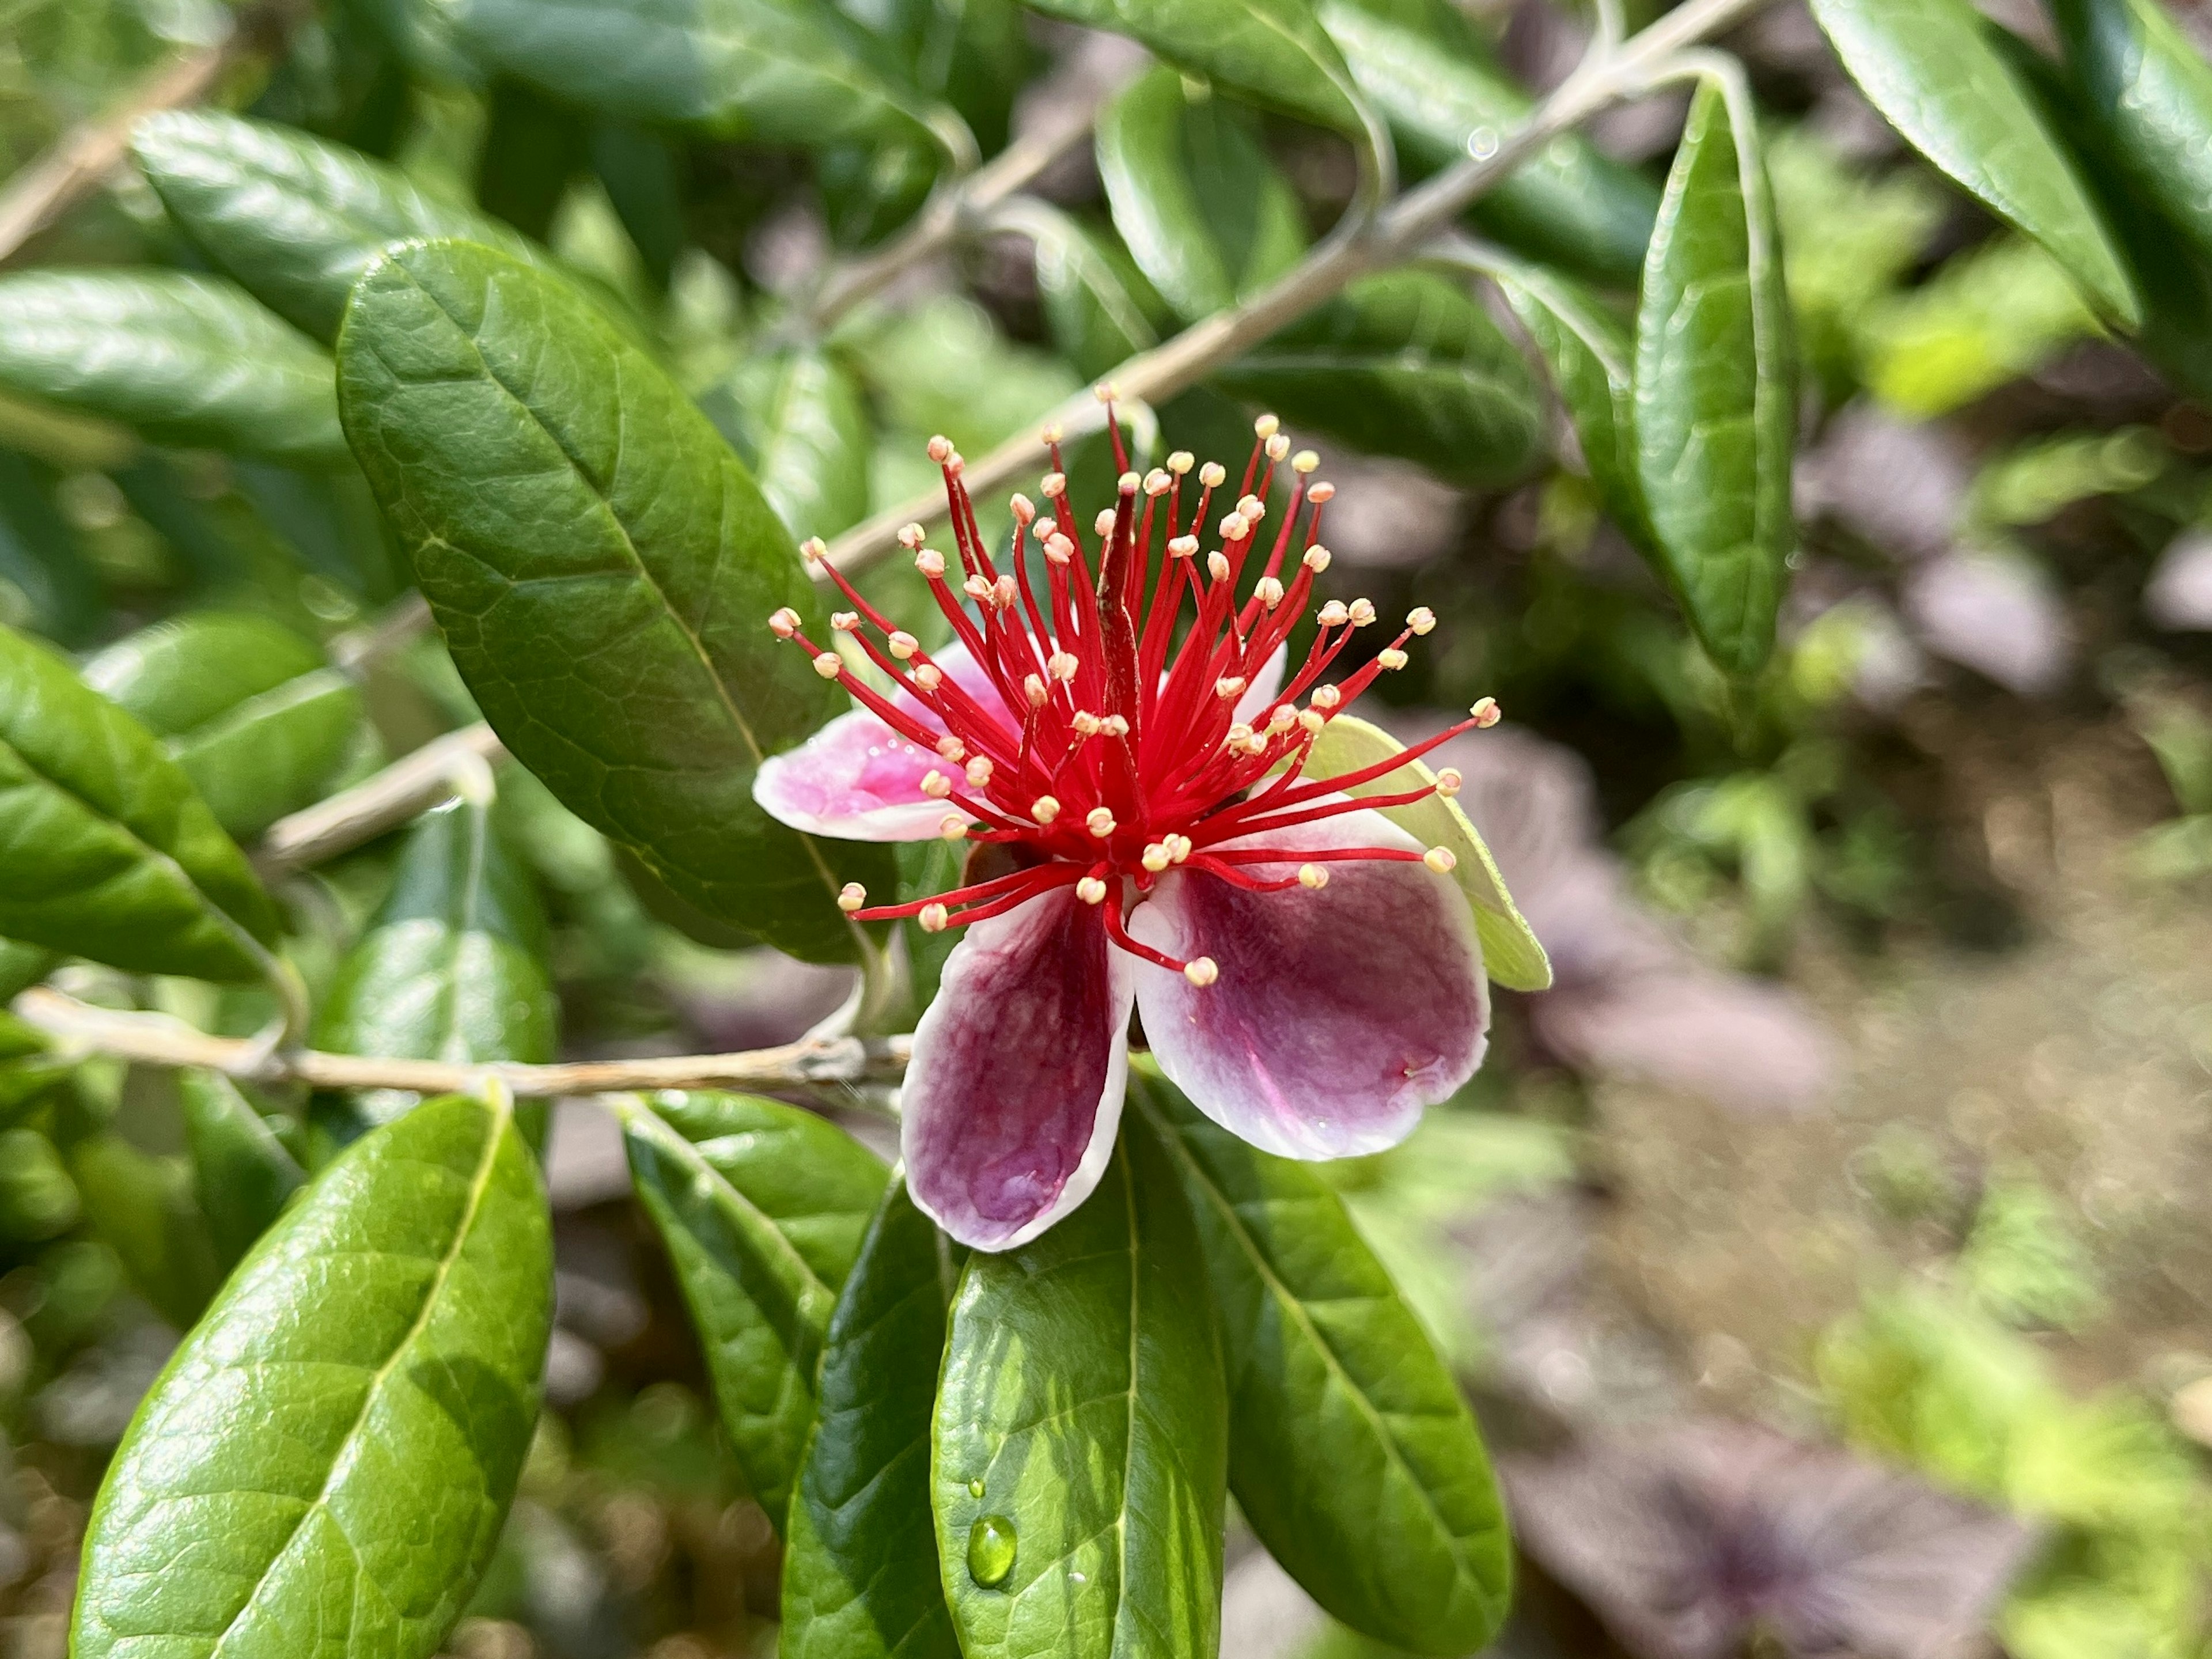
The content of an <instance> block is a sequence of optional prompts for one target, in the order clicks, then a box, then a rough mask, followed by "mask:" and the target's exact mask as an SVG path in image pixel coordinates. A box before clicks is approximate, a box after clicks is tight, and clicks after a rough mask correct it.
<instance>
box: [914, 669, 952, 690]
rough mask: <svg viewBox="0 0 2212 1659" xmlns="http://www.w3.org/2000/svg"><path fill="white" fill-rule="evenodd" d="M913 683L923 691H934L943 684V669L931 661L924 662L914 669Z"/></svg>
mask: <svg viewBox="0 0 2212 1659" xmlns="http://www.w3.org/2000/svg"><path fill="white" fill-rule="evenodd" d="M914 683H915V684H916V685H918V686H920V687H921V689H922V690H925V691H934V690H937V688H938V687H939V686H940V685H942V684H945V671H944V670H943V669H942V668H939V666H938V665H936V664H935V663H933V662H926V663H924V664H922V665H921V667H919V668H917V669H915V671H914Z"/></svg>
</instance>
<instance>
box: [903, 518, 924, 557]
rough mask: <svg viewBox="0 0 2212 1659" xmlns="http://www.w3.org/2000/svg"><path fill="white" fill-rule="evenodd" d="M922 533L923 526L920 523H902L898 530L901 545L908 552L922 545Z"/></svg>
mask: <svg viewBox="0 0 2212 1659" xmlns="http://www.w3.org/2000/svg"><path fill="white" fill-rule="evenodd" d="M922 533H923V532H922V528H921V526H920V525H918V524H902V525H901V526H899V532H898V539H899V545H900V546H901V547H902V548H904V549H906V550H907V551H908V552H909V553H911V552H913V551H914V550H915V549H916V548H918V547H920V546H921V538H922Z"/></svg>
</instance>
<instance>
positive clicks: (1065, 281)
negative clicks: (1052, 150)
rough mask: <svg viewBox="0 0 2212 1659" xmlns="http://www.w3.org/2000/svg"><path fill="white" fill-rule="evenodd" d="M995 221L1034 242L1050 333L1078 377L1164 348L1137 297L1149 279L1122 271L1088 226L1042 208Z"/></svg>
mask: <svg viewBox="0 0 2212 1659" xmlns="http://www.w3.org/2000/svg"><path fill="white" fill-rule="evenodd" d="M998 222H999V223H1000V224H1001V225H1003V226H1004V227H1005V228H1008V229H1012V230H1018V231H1019V232H1020V233H1021V234H1023V235H1024V236H1027V237H1028V238H1029V239H1030V245H1031V246H1032V247H1033V248H1034V250H1035V253H1034V264H1033V270H1034V271H1035V274H1036V289H1037V301H1038V302H1039V303H1040V304H1041V305H1042V307H1044V318H1045V326H1046V328H1047V329H1048V331H1050V332H1051V335H1052V340H1053V343H1054V345H1056V346H1058V347H1059V348H1060V356H1063V357H1065V358H1066V359H1067V361H1068V362H1071V363H1073V365H1074V366H1075V369H1076V372H1077V373H1078V374H1084V375H1088V376H1092V377H1096V376H1097V375H1101V374H1105V373H1106V372H1107V370H1109V369H1110V368H1115V366H1116V365H1118V364H1120V363H1122V362H1127V360H1128V359H1129V358H1131V357H1133V356H1136V355H1137V353H1139V351H1144V350H1146V349H1150V348H1151V347H1152V346H1155V345H1157V344H1158V343H1159V332H1158V330H1157V329H1155V328H1154V327H1153V325H1152V319H1151V317H1150V316H1148V315H1147V314H1146V307H1145V304H1144V302H1143V301H1141V300H1140V299H1139V297H1138V295H1137V294H1136V292H1134V291H1133V289H1134V287H1136V286H1141V285H1143V277H1142V276H1140V275H1139V274H1138V273H1137V272H1135V271H1134V270H1126V271H1125V270H1123V269H1121V267H1120V266H1118V265H1116V264H1115V261H1114V259H1113V258H1112V257H1111V256H1110V255H1109V253H1108V252H1107V245H1106V244H1105V243H1104V242H1103V241H1102V240H1100V239H1099V238H1098V237H1097V236H1095V235H1093V234H1091V231H1090V230H1089V229H1087V228H1085V227H1084V226H1083V225H1081V224H1079V223H1078V222H1076V221H1075V220H1073V219H1072V218H1070V217H1069V216H1067V215H1066V214H1064V213H1062V212H1060V210H1058V209H1057V208H1054V207H1050V206H1048V205H1047V204H1044V203H1042V202H1037V203H1024V204H1021V206H1020V207H1019V209H1018V210H1013V211H1010V212H1009V213H1008V214H1006V216H1002V217H1001V218H1000V220H999V221H998ZM1125 263H1126V256H1125ZM1154 303H1155V304H1157V303H1158V301H1157V296H1154Z"/></svg>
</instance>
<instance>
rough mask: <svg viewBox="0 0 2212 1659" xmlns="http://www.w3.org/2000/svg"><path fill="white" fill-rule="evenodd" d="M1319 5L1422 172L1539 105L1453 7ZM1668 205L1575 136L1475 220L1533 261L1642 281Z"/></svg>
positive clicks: (1528, 164)
mask: <svg viewBox="0 0 2212 1659" xmlns="http://www.w3.org/2000/svg"><path fill="white" fill-rule="evenodd" d="M1319 9H1320V14H1321V21H1322V27H1325V28H1327V29H1328V33H1329V38H1330V39H1332V40H1334V41H1335V42H1336V44H1337V46H1338V47H1339V49H1340V50H1341V51H1342V52H1343V53H1344V58H1345V61H1346V63H1347V64H1350V65H1351V67H1352V78H1353V80H1354V81H1356V82H1358V86H1359V90H1360V91H1361V92H1362V93H1363V94H1365V95H1366V98H1367V100H1368V102H1369V103H1370V104H1372V105H1373V106H1375V109H1376V112H1377V113H1379V114H1380V115H1382V116H1383V118H1384V119H1386V120H1387V121H1388V122H1389V125H1390V133H1391V137H1393V138H1394V139H1395V140H1396V143H1397V148H1398V157H1399V160H1400V161H1401V163H1402V164H1403V165H1404V166H1405V167H1406V169H1407V173H1409V174H1411V175H1414V176H1419V175H1425V174H1427V173H1434V172H1437V171H1440V170H1441V169H1443V168H1444V167H1449V166H1450V165H1451V164H1453V163H1454V162H1456V161H1464V160H1465V159H1467V157H1468V155H1470V154H1471V153H1472V152H1471V150H1470V145H1473V146H1474V147H1477V148H1480V147H1481V146H1482V145H1484V144H1486V143H1487V144H1491V145H1495V144H1497V143H1500V142H1501V141H1502V140H1503V139H1504V137H1505V135H1506V134H1508V133H1510V132H1511V131H1513V130H1514V129H1515V128H1516V126H1518V125H1520V124H1521V123H1522V121H1524V120H1526V119H1527V118H1528V115H1529V112H1531V111H1532V110H1534V107H1535V100H1534V99H1532V98H1531V97H1530V96H1529V95H1528V93H1527V92H1526V91H1525V90H1524V89H1523V88H1522V87H1521V86H1520V85H1519V84H1518V83H1516V82H1515V81H1514V80H1513V78H1512V77H1511V76H1509V75H1507V74H1506V73H1505V71H1504V70H1502V69H1500V68H1499V67H1498V64H1496V63H1495V62H1494V61H1493V60H1492V57H1491V55H1490V52H1489V49H1488V47H1487V46H1486V43H1485V42H1484V41H1483V40H1482V39H1481V37H1480V35H1478V34H1477V33H1475V30H1474V27H1473V25H1472V24H1470V23H1469V22H1468V20H1467V18H1466V17H1464V16H1463V15H1461V13H1460V12H1459V10H1458V9H1457V8H1455V7H1454V6H1453V5H1452V4H1451V3H1450V0H1322V4H1321V6H1320V8H1319ZM1658 206H1659V192H1658V191H1656V190H1655V189H1653V188H1652V186H1651V184H1650V181H1649V180H1648V179H1645V178H1644V175H1643V174H1642V173H1638V172H1637V171H1636V170H1635V169H1634V168H1632V167H1626V166H1624V165H1622V164H1621V163H1620V162H1619V161H1614V160H1613V159H1612V158H1611V157H1610V156H1608V155H1606V154H1605V153H1604V152H1603V151H1602V150H1601V149H1598V148H1597V146H1596V145H1595V144H1593V143H1591V142H1590V141H1589V139H1588V138H1586V137H1583V136H1582V135H1581V134H1579V133H1571V132H1570V133H1563V134H1561V135H1560V136H1559V137H1556V138H1553V139H1552V140H1551V141H1550V142H1549V143H1547V144H1545V145H1544V147H1543V148H1542V149H1540V150H1538V151H1537V152H1536V153H1535V154H1534V155H1531V156H1529V157H1528V160H1526V161H1523V162H1522V163H1521V165H1520V166H1518V167H1515V168H1514V169H1513V171H1512V172H1511V173H1508V174H1507V175H1506V176H1505V177H1504V179H1500V180H1499V181H1498V184H1497V185H1495V186H1493V187H1492V189H1491V190H1490V191H1488V192H1487V193H1486V194H1485V195H1484V196H1483V197H1482V198H1481V200H1480V201H1478V202H1477V203H1476V204H1474V207H1473V208H1472V209H1470V210H1469V211H1468V218H1469V219H1470V220H1471V221H1472V222H1474V224H1475V225H1477V226H1479V227H1480V228H1481V229H1482V230H1484V231H1485V232H1486V233H1487V234H1490V235H1492V236H1494V237H1496V238H1497V239H1498V240H1500V241H1502V242H1504V243H1505V244H1506V245H1507V246H1510V247H1516V248H1518V249H1520V250H1521V251H1522V252H1525V253H1527V254H1528V255H1530V256H1531V257H1533V258H1540V259H1543V260H1546V261H1547V262H1551V263H1555V264H1563V265H1565V266H1567V267H1568V268H1569V269H1571V270H1576V271H1578V272H1581V273H1583V274H1584V275H1587V276H1593V277H1595V278H1598V279H1599V280H1601V281H1604V282H1607V283H1632V282H1633V281H1634V280H1635V278H1636V274H1637V272H1638V270H1641V269H1642V268H1643V264H1644V246H1645V244H1646V243H1648V242H1649V241H1650V240H1651V222H1652V216H1653V215H1654V214H1655V213H1656V211H1657V210H1658Z"/></svg>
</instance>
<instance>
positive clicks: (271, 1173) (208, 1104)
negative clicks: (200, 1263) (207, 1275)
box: [177, 1072, 307, 1273]
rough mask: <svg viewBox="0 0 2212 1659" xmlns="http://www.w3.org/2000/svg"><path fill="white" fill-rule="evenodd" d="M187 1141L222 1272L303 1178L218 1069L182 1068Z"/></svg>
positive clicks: (249, 1245)
mask: <svg viewBox="0 0 2212 1659" xmlns="http://www.w3.org/2000/svg"><path fill="white" fill-rule="evenodd" d="M177 1089H178V1092H179V1094H180V1095H182V1096H183V1097H184V1104H185V1146H186V1147H187V1148H189V1150H190V1152H191V1162H192V1175H193V1178H194V1182H195V1187H196V1191H197V1196H198V1199H199V1207H200V1213H201V1214H202V1215H204V1216H205V1217H206V1218H207V1228H208V1236H209V1237H210V1239H211V1240H212V1241H213V1242H214V1244H215V1250H216V1260H217V1261H218V1262H219V1263H220V1264H221V1265H222V1269H223V1271H224V1272H226V1273H228V1271H229V1270H230V1269H231V1268H233V1267H236V1266H237V1265H238V1264H239V1262H240V1260H242V1259H243V1258H244V1256H245V1255H246V1251H247V1250H249V1249H252V1247H253V1243H254V1241H255V1240H256V1239H258V1238H259V1237H261V1235H262V1234H264V1233H265V1232H267V1231H269V1229H270V1226H271V1225H274V1223H275V1222H276V1218H277V1217H278V1216H280V1215H282V1214H283V1212H284V1206H285V1205H286V1204H287V1203H289V1202H290V1200H291V1198H292V1194H295V1193H296V1192H298V1191H299V1190H300V1188H301V1187H303V1186H305V1185H306V1184H307V1176H306V1174H305V1173H304V1172H303V1171H302V1170H301V1168H300V1166H299V1164H296V1163H295V1162H294V1161H293V1158H292V1155H291V1153H289V1152H286V1151H285V1150H284V1148H283V1146H282V1145H281V1144H279V1143H278V1141H277V1139H276V1132H275V1131H274V1130H273V1129H271V1128H270V1127H269V1125H268V1123H267V1121H265V1120H264V1118H263V1117H262V1115H261V1114H260V1113H259V1112H258V1111H256V1110H255V1109H253V1105H252V1103H251V1102H250V1101H248V1100H247V1099H246V1097H245V1096H244V1095H242V1094H240V1092H239V1091H238V1086H237V1085H235V1084H234V1083H233V1082H231V1080H230V1079H228V1078H227V1077H224V1076H222V1074H221V1073H216V1072H185V1073H181V1074H180V1075H179V1078H178V1079H177Z"/></svg>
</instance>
